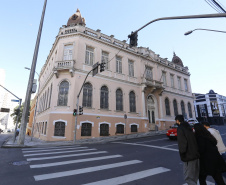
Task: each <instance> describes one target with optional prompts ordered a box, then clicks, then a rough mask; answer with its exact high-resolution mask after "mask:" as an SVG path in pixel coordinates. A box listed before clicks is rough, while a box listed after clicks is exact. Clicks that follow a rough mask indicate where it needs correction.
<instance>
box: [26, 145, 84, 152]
mask: <svg viewBox="0 0 226 185" xmlns="http://www.w3.org/2000/svg"><path fill="white" fill-rule="evenodd" d="M78 146H80V145H76V146H75V147H74V148H77V147H78ZM68 147H70V148H71V147H72V146H71V145H68V146H53V147H38V148H23V149H22V150H23V151H28V150H44V149H52V148H56V149H57V148H68Z"/></svg>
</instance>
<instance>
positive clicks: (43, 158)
mask: <svg viewBox="0 0 226 185" xmlns="http://www.w3.org/2000/svg"><path fill="white" fill-rule="evenodd" d="M103 153H108V152H106V151H100V152H88V153H80V154H70V155H59V156H51V157H39V158H28V159H27V161H40V160H46V159H58V158H65V157H76V156H84V155H93V154H103Z"/></svg>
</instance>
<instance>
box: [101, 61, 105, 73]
mask: <svg viewBox="0 0 226 185" xmlns="http://www.w3.org/2000/svg"><path fill="white" fill-rule="evenodd" d="M104 68H105V62H101V63H100V72H102V71H104Z"/></svg>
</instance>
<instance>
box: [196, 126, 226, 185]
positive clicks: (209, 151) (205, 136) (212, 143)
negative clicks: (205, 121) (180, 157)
mask: <svg viewBox="0 0 226 185" xmlns="http://www.w3.org/2000/svg"><path fill="white" fill-rule="evenodd" d="M194 128H195V136H196V139H197V144H198V148H199V153H200V172H199V183H200V185H206V177H207V176H208V175H211V176H212V177H213V179H214V180H215V182H216V183H217V184H218V185H225V183H224V180H223V177H222V172H224V171H226V165H225V162H224V160H223V158H222V157H221V155H220V153H219V152H218V149H217V146H216V145H217V140H216V139H215V137H213V135H212V134H211V133H210V132H209V131H208V130H207V129H206V128H205V127H204V126H203V125H202V124H200V123H197V124H195V125H194Z"/></svg>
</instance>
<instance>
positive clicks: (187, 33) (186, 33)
mask: <svg viewBox="0 0 226 185" xmlns="http://www.w3.org/2000/svg"><path fill="white" fill-rule="evenodd" d="M196 30H204V31H214V32H220V33H226V31H220V30H210V29H202V28H196V29H194V30H190V31H187V32H185V33H184V35H189V34H191V33H192V32H193V31H196Z"/></svg>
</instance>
